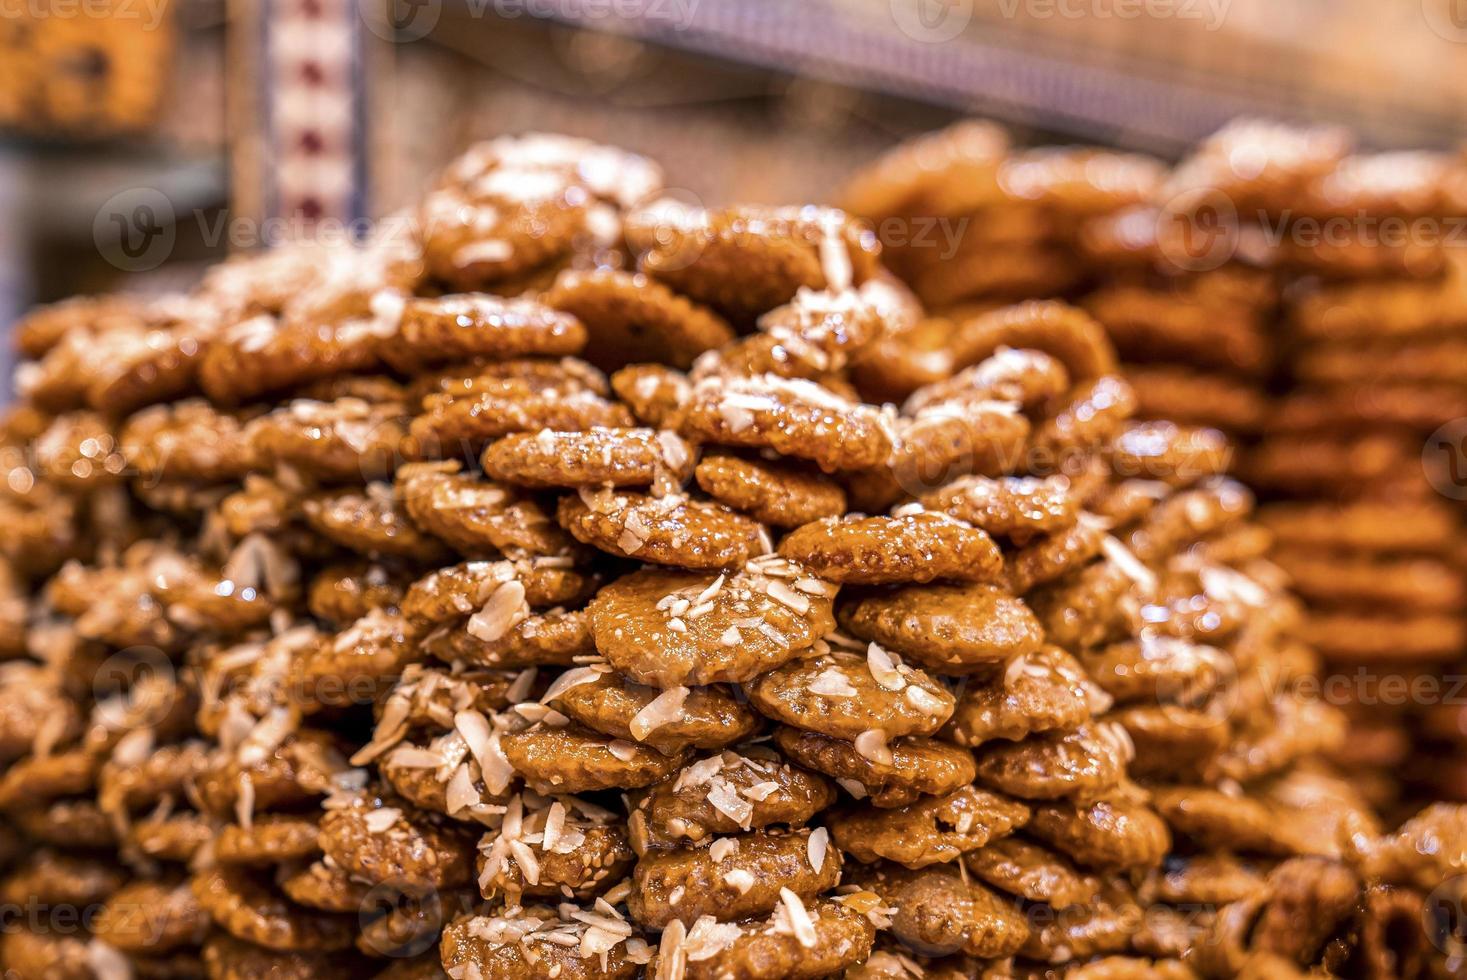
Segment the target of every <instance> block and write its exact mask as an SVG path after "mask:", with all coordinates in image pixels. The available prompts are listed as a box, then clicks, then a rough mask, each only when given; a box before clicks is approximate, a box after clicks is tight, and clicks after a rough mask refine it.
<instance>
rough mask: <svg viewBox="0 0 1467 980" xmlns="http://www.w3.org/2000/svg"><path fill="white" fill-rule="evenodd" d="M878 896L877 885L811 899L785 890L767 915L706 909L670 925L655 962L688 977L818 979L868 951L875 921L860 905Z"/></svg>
mask: <svg viewBox="0 0 1467 980" xmlns="http://www.w3.org/2000/svg"><path fill="white" fill-rule="evenodd" d="M876 901H878V899H877V898H876V896H874V895H872V894H871V893H870V892H858V893H856V894H855V895H850V896H842V897H841V898H839V899H835V900H827V899H816V900H814V901H813V902H811V903H810V904H809V905H807V904H806V903H805V902H804V901H803V900H802V899H801V898H800V897H799V896H798V895H796V894H795V893H794V892H792V891H788V890H786V891H785V892H783V893H781V896H780V904H779V906H778V907H777V908H776V909H775V910H774V913H773V914H772V915H771V916H769V917H768V918H765V919H754V920H745V921H743V922H738V923H728V924H727V925H728V926H729V928H722V927H721V925H720V924H719V923H718V922H717V921H716V920H714V919H713V918H712V917H705V918H702V919H700V920H699V921H698V922H696V923H694V924H693V927H692V928H691V929H684V927H683V925H682V923H681V921H679V922H678V923H676V924H675V925H671V926H669V927H668V929H667V930H666V931H664V933H663V938H662V943H661V944H660V945H659V946H658V949H657V958H656V960H654V963H653V966H654V968H655V969H656V970H658V971H663V972H664V975H667V976H682V977H684V978H685V980H718V978H719V977H722V976H725V975H732V976H737V977H744V978H747V980H814V978H817V977H826V976H835V975H838V974H842V973H843V972H844V971H845V970H846V969H848V968H851V967H854V966H856V965H857V964H859V963H861V962H862V961H863V960H865V959H866V958H867V956H868V955H869V954H870V952H871V945H872V943H873V942H874V940H875V936H876V929H875V927H874V926H873V925H872V922H871V920H870V918H868V915H867V913H866V912H864V911H861V910H860V909H861V908H862V907H864V906H865V905H866V904H869V903H874V902H876Z"/></svg>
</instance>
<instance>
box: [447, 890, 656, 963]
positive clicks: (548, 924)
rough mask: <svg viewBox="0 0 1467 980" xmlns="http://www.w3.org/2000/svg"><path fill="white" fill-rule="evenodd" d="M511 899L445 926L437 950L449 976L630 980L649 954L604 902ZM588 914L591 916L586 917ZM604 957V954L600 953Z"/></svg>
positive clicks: (627, 923) (643, 941)
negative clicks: (578, 907)
mask: <svg viewBox="0 0 1467 980" xmlns="http://www.w3.org/2000/svg"><path fill="white" fill-rule="evenodd" d="M561 908H562V909H563V910H565V916H564V918H562V917H561V916H560V915H559V914H557V913H556V911H555V910H553V909H550V908H546V907H545V906H541V905H531V906H527V907H521V906H519V905H511V906H509V907H507V908H504V909H502V910H501V911H500V912H499V913H498V914H495V915H476V916H463V917H461V918H458V919H455V920H453V921H452V922H450V923H448V925H446V926H444V928H443V937H442V939H441V941H440V945H439V955H440V956H441V957H442V961H443V966H444V969H445V970H446V971H448V973H449V975H450V976H453V975H454V974H459V975H461V976H471V975H472V976H478V977H481V978H483V980H633V978H635V977H637V976H639V975H641V971H642V964H645V963H647V962H648V961H649V960H650V959H651V958H652V952H651V949H650V948H649V947H648V945H647V942H646V940H644V939H642V938H641V937H640V936H638V935H636V933H635V929H634V927H633V926H632V925H631V923H629V922H627V921H626V920H625V919H623V918H622V917H621V913H619V912H617V911H616V910H615V908H613V907H612V906H611V905H610V904H608V903H605V902H603V903H601V904H599V905H597V907H596V910H595V911H594V912H578V914H579V915H580V916H581V917H582V918H572V917H571V910H572V909H573V908H574V906H568V905H562V906H561ZM586 918H589V919H590V921H589V922H587V921H584V919H586ZM603 957H604V959H603Z"/></svg>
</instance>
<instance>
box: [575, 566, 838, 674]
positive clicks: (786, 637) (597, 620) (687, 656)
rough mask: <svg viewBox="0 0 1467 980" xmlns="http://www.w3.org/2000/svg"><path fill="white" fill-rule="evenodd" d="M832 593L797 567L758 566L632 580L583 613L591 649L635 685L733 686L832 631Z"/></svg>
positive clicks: (641, 575) (654, 572)
mask: <svg viewBox="0 0 1467 980" xmlns="http://www.w3.org/2000/svg"><path fill="white" fill-rule="evenodd" d="M834 593H835V589H834V587H833V586H831V585H830V584H829V583H827V582H824V581H822V580H820V579H819V578H816V577H814V576H813V575H811V574H810V573H809V572H807V571H806V570H805V569H804V568H802V567H801V566H800V565H798V564H795V563H793V562H787V561H783V560H781V559H761V560H759V561H757V562H752V563H750V564H749V565H746V566H745V567H744V568H743V569H742V570H740V571H738V572H735V573H733V574H732V575H728V574H726V573H725V574H723V575H719V576H716V577H710V576H708V575H698V574H696V573H690V572H675V571H662V570H658V569H644V570H642V571H639V572H633V573H631V574H630V575H624V576H622V577H621V578H619V579H617V580H616V581H615V582H612V583H611V584H610V585H608V586H606V587H605V588H604V589H602V590H601V592H600V593H598V594H597V596H596V598H595V599H594V600H592V602H591V604H590V605H589V606H588V607H587V614H588V615H589V616H590V618H591V631H592V634H593V635H594V637H595V640H596V649H597V650H599V651H600V652H601V654H602V655H603V656H605V657H606V658H607V660H609V661H610V662H611V664H612V666H614V667H615V668H616V669H617V670H619V671H621V672H622V673H624V674H626V675H627V676H628V677H630V678H631V679H632V680H634V681H637V682H639V683H643V684H651V685H653V686H656V687H664V688H666V687H676V686H679V685H687V684H691V685H703V684H715V683H739V682H743V681H748V680H752V679H753V678H754V677H756V676H757V675H759V674H762V673H764V672H765V671H767V670H770V669H772V668H774V667H777V666H779V665H780V664H782V663H784V662H785V661H787V660H789V659H790V658H791V657H793V656H795V655H797V654H798V653H799V652H800V651H801V650H805V649H808V648H809V647H811V646H812V645H813V644H814V643H815V642H816V641H817V640H818V639H819V638H820V637H821V636H823V635H824V634H825V633H827V632H829V630H830V629H831V628H833V627H834V625H835V622H834V618H833V616H832V614H831V599H832V597H833V596H834Z"/></svg>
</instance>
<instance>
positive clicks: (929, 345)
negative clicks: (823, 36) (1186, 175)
mask: <svg viewBox="0 0 1467 980" xmlns="http://www.w3.org/2000/svg"><path fill="white" fill-rule="evenodd" d="M842 202H843V205H844V206H845V207H847V209H848V210H850V211H852V212H853V213H855V214H858V215H861V216H862V217H865V218H867V219H868V220H870V221H871V222H872V225H873V227H874V228H875V229H876V231H877V233H878V235H879V236H880V238H881V240H882V243H883V245H884V246H885V248H886V254H887V255H888V256H889V259H888V263H889V265H890V267H891V268H892V270H893V271H895V272H896V273H897V274H898V275H900V276H901V277H902V278H903V279H904V280H905V281H906V282H907V283H908V284H909V285H910V286H911V287H912V289H913V290H914V291H915V292H916V293H917V294H918V295H919V296H920V297H921V298H922V300H923V301H924V303H926V305H927V307H928V309H929V311H930V312H931V313H932V315H933V318H934V319H933V320H931V321H929V322H928V323H926V324H925V325H924V327H923V329H922V330H921V331H920V332H919V333H918V334H916V335H914V336H913V338H912V341H913V344H914V346H916V347H918V348H919V349H921V350H922V351H924V352H926V351H936V352H939V353H935V354H933V355H931V356H932V357H933V358H936V360H937V362H940V360H941V353H940V352H941V351H943V350H946V349H953V350H955V352H956V354H957V356H958V357H959V359H961V348H962V345H963V335H962V330H961V329H960V328H961V324H962V323H963V322H964V321H965V320H966V319H968V318H970V317H972V316H973V315H975V314H977V313H980V312H982V311H984V310H985V309H988V308H991V307H993V306H994V305H998V304H1000V303H1003V302H1011V301H1014V300H1018V299H1033V298H1046V297H1065V298H1069V299H1071V300H1073V301H1076V302H1078V303H1080V304H1081V305H1083V306H1084V308H1085V309H1087V310H1088V311H1089V312H1090V313H1091V314H1092V315H1093V316H1094V317H1095V318H1096V319H1097V320H1099V321H1100V322H1101V324H1102V325H1104V326H1105V328H1106V330H1107V332H1108V333H1109V334H1110V336H1111V339H1112V342H1113V343H1114V344H1115V346H1116V349H1117V350H1118V352H1119V353H1120V355H1121V358H1122V359H1123V361H1125V367H1124V370H1125V374H1126V377H1127V379H1128V380H1129V381H1130V382H1131V384H1132V388H1133V389H1134V391H1135V394H1136V398H1137V413H1136V414H1137V417H1138V418H1142V419H1166V420H1170V421H1173V422H1179V423H1182V424H1187V425H1202V426H1210V427H1214V428H1217V429H1219V430H1221V431H1223V432H1225V433H1227V434H1228V435H1229V436H1231V437H1232V438H1233V439H1234V440H1235V441H1236V440H1238V439H1240V438H1248V437H1251V436H1252V435H1254V434H1255V433H1256V432H1257V430H1258V428H1259V426H1260V425H1261V424H1262V421H1263V417H1264V413H1265V405H1266V397H1265V395H1264V390H1263V386H1264V383H1265V381H1266V379H1267V377H1268V373H1269V371H1270V369H1271V366H1272V363H1273V347H1272V343H1271V340H1270V329H1271V327H1270V322H1271V319H1272V317H1273V315H1274V310H1275V307H1276V304H1277V299H1278V295H1277V289H1276V287H1275V285H1274V278H1273V276H1272V275H1271V273H1270V271H1269V270H1268V269H1267V268H1266V266H1267V264H1268V263H1267V257H1268V249H1267V248H1266V247H1265V246H1264V242H1263V241H1262V237H1261V236H1260V235H1259V234H1258V233H1257V229H1251V228H1250V229H1246V230H1245V233H1244V234H1243V235H1241V236H1240V235H1239V234H1238V233H1237V232H1238V227H1237V223H1236V222H1235V221H1230V220H1229V215H1228V214H1226V213H1223V214H1215V213H1214V212H1212V211H1210V210H1209V209H1210V208H1211V207H1212V206H1213V204H1214V200H1213V198H1212V197H1211V195H1209V194H1207V193H1204V192H1202V191H1200V190H1198V189H1195V188H1187V187H1182V186H1174V178H1172V179H1169V178H1168V174H1167V170H1166V168H1165V167H1164V166H1163V165H1162V164H1161V163H1160V162H1159V161H1156V160H1154V159H1151V158H1148V157H1144V156H1138V155H1135V154H1123V153H1117V152H1114V151H1109V150H1104V149H1099V148H1089V147H1046V148H1040V149H1030V150H1021V149H1016V148H1012V147H1011V146H1010V145H1009V142H1008V139H1007V136H1006V134H1005V133H1004V131H1003V130H1002V129H1000V128H998V127H996V126H993V125H991V124H987V123H981V122H966V123H960V124H958V125H955V126H953V127H951V128H949V129H947V130H943V131H941V132H938V133H934V134H932V135H930V136H925V137H921V138H918V139H916V140H913V141H911V142H910V143H907V144H903V145H902V146H900V147H898V148H897V149H895V150H894V151H892V152H890V153H889V154H887V155H886V156H885V157H884V158H882V159H880V160H878V161H877V162H876V163H874V164H873V165H871V166H870V167H869V168H867V169H866V170H865V171H863V172H862V173H861V174H859V175H857V176H856V177H855V178H854V179H853V180H852V181H851V182H850V184H849V185H848V187H847V189H846V191H845V192H844V194H843V196H842ZM919 376H920V372H917V373H916V374H914V377H919Z"/></svg>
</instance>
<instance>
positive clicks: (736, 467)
mask: <svg viewBox="0 0 1467 980" xmlns="http://www.w3.org/2000/svg"><path fill="white" fill-rule="evenodd" d="M693 475H694V478H695V479H696V480H697V481H698V486H699V487H700V488H701V489H702V490H703V492H704V493H706V494H708V496H710V497H712V498H713V499H714V500H717V501H718V502H719V503H722V504H726V505H727V506H729V507H732V508H733V509H734V510H737V511H741V512H742V513H745V514H748V515H749V516H750V517H752V518H754V520H756V521H759V522H760V523H761V524H769V525H772V526H774V527H798V526H799V525H801V524H807V523H809V522H810V521H815V520H819V519H820V518H822V517H837V516H839V515H841V514H843V513H845V510H846V494H845V491H844V490H842V489H841V487H840V485H839V484H838V483H836V482H835V481H833V480H831V479H830V478H829V477H826V476H822V475H820V474H818V473H814V472H811V471H810V470H808V469H805V468H803V467H801V466H799V465H798V464H794V463H787V462H776V461H772V460H766V459H759V458H745V457H740V456H735V455H733V454H731V453H724V452H713V453H708V454H706V455H705V456H704V457H703V458H702V459H701V460H700V461H699V462H698V466H697V469H696V470H694V474H693Z"/></svg>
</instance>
